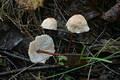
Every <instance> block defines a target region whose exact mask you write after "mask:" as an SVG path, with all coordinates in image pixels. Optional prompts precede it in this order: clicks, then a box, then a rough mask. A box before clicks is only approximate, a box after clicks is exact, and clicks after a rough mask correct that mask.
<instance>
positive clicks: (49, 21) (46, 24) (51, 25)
mask: <svg viewBox="0 0 120 80" xmlns="http://www.w3.org/2000/svg"><path fill="white" fill-rule="evenodd" d="M41 27H42V28H44V29H48V30H57V21H56V20H55V18H46V19H45V20H44V21H43V22H42V24H41Z"/></svg>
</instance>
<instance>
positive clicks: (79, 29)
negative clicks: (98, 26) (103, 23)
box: [66, 14, 90, 33]
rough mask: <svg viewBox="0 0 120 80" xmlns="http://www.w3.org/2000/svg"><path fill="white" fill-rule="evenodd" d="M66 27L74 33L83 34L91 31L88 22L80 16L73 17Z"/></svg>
mask: <svg viewBox="0 0 120 80" xmlns="http://www.w3.org/2000/svg"><path fill="white" fill-rule="evenodd" d="M66 26H67V29H68V30H69V31H71V32H73V33H83V32H88V31H89V30H90V28H89V26H88V24H87V21H86V20H85V18H84V17H83V16H82V15H80V14H76V15H73V16H72V17H71V18H70V19H69V20H68V21H67V23H66Z"/></svg>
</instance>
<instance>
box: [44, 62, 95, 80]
mask: <svg viewBox="0 0 120 80" xmlns="http://www.w3.org/2000/svg"><path fill="white" fill-rule="evenodd" d="M94 63H95V62H91V63H89V64H86V65H83V66H79V67H76V68H73V69H70V70H67V71H65V72H61V73H58V74H55V75H52V76H48V77H46V79H49V78H53V77H56V76H60V75H62V74H66V73H69V72H72V71H75V70H78V69H80V68H83V67H86V66H89V65H91V64H94Z"/></svg>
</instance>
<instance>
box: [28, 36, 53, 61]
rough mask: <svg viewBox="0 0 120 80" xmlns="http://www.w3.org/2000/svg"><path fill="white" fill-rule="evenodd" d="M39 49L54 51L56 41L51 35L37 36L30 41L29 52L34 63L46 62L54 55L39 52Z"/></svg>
mask: <svg viewBox="0 0 120 80" xmlns="http://www.w3.org/2000/svg"><path fill="white" fill-rule="evenodd" d="M38 50H42V51H46V52H51V53H54V52H55V49H54V42H53V39H52V38H51V37H50V36H49V35H46V34H45V35H41V36H37V37H36V38H35V40H34V41H32V42H30V45H29V50H28V54H29V57H30V60H31V61H32V62H33V63H45V62H46V60H48V59H49V58H50V57H51V56H52V55H48V54H44V53H38V52H37V51H38Z"/></svg>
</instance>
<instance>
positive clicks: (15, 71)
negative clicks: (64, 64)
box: [0, 65, 60, 76]
mask: <svg viewBox="0 0 120 80" xmlns="http://www.w3.org/2000/svg"><path fill="white" fill-rule="evenodd" d="M56 67H60V66H59V65H47V66H38V67H31V68H28V69H27V70H25V71H36V70H37V71H38V70H41V69H48V68H56ZM26 68H27V67H24V68H20V69H15V70H12V71H8V72H1V73H0V76H5V75H12V74H15V73H18V72H20V71H22V70H24V69H26Z"/></svg>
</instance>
